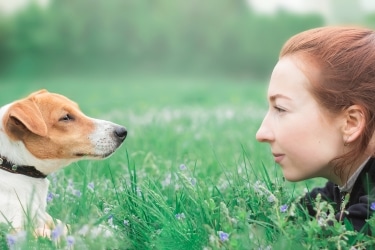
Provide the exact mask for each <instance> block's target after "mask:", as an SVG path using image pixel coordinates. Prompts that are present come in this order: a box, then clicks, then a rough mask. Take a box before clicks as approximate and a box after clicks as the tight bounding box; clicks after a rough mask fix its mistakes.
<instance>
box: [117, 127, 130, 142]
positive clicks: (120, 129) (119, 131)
mask: <svg viewBox="0 0 375 250" xmlns="http://www.w3.org/2000/svg"><path fill="white" fill-rule="evenodd" d="M127 134H128V131H127V130H126V128H124V127H120V126H118V127H116V128H115V135H116V136H117V137H118V138H119V139H120V140H122V141H123V140H125V138H126V135H127Z"/></svg>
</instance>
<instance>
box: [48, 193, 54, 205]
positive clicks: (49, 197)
mask: <svg viewBox="0 0 375 250" xmlns="http://www.w3.org/2000/svg"><path fill="white" fill-rule="evenodd" d="M53 197H54V194H53V193H51V192H48V194H47V202H48V203H49V202H51V201H52V200H53Z"/></svg>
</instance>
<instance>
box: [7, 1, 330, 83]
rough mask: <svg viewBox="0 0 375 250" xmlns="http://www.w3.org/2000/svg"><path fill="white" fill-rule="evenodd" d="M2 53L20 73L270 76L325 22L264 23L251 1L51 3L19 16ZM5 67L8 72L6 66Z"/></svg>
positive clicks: (284, 18)
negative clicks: (289, 45)
mask: <svg viewBox="0 0 375 250" xmlns="http://www.w3.org/2000/svg"><path fill="white" fill-rule="evenodd" d="M10 23H11V25H10V26H9V28H8V30H7V31H6V32H4V31H3V30H2V26H3V25H1V24H2V22H1V20H0V32H1V34H0V35H2V36H0V52H1V51H3V53H7V54H8V56H10V55H11V56H12V58H11V59H12V63H11V68H12V72H13V73H17V74H19V73H21V74H28V73H30V72H55V73H56V72H57V73H64V72H72V71H74V70H76V71H80V72H88V71H89V70H95V71H101V70H102V71H104V70H111V71H113V72H115V71H130V70H155V71H168V72H170V71H173V72H180V73H181V72H184V73H202V72H207V73H223V74H237V75H238V74H247V75H253V76H257V77H264V76H266V75H268V74H269V72H270V70H271V68H272V67H273V65H274V63H275V61H276V60H277V56H278V51H279V49H280V47H281V45H282V44H283V42H284V41H285V40H286V39H287V38H288V37H289V36H291V35H292V34H295V33H297V32H299V31H301V30H304V29H307V28H311V27H316V26H321V25H322V24H323V20H322V18H320V17H319V16H296V15H292V14H289V13H286V12H281V13H278V14H277V15H276V16H272V17H266V16H258V15H256V14H255V13H253V12H252V11H251V9H250V8H249V6H248V5H247V4H246V1H244V0H206V1H199V0H191V1H183V0H174V1H170V0H111V1H104V0H64V1H59V0H51V2H50V5H49V8H47V9H40V8H38V7H37V5H31V6H30V7H29V8H27V9H25V10H24V11H22V12H20V13H18V14H17V15H16V16H14V17H13V18H12V19H11V20H10ZM0 67H2V68H4V66H2V64H0Z"/></svg>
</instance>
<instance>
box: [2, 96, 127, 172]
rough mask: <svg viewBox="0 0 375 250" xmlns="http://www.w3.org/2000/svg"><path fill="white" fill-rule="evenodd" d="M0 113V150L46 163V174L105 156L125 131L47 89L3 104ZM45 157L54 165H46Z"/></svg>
mask: <svg viewBox="0 0 375 250" xmlns="http://www.w3.org/2000/svg"><path fill="white" fill-rule="evenodd" d="M0 116H1V118H2V124H1V125H0V126H1V127H2V128H1V131H0V132H1V133H0V134H1V135H0V143H1V144H2V146H0V148H1V147H3V146H5V147H7V148H6V149H0V154H6V155H2V156H6V157H10V158H13V159H10V160H13V161H14V162H15V163H17V164H28V165H30V164H34V165H36V166H35V167H37V168H38V166H41V165H46V166H45V167H43V166H41V167H40V168H42V169H39V170H40V171H42V172H43V173H46V174H48V173H50V172H53V171H55V170H56V169H57V168H59V167H62V166H64V165H67V164H69V163H71V162H74V161H76V160H79V159H82V158H85V159H101V158H105V157H107V156H109V155H111V154H112V153H113V152H114V151H115V150H116V149H117V148H118V147H119V146H120V145H121V144H122V142H123V141H124V140H125V138H126V135H127V131H126V129H125V128H124V127H122V126H120V125H117V124H114V123H112V122H109V121H104V120H99V119H93V118H90V117H88V116H86V115H84V114H83V113H82V111H81V110H80V109H79V107H78V105H77V104H76V103H75V102H73V101H71V100H69V99H68V98H66V97H64V96H62V95H59V94H54V93H50V92H48V91H46V90H41V91H38V92H35V93H32V94H31V95H29V96H28V97H27V98H25V99H22V100H19V101H15V102H13V103H11V104H8V105H6V106H4V107H2V108H1V110H0ZM7 140H9V142H6V141H7ZM4 141H5V143H4ZM3 151H6V153H5V152H3ZM9 151H18V152H16V153H15V154H14V153H12V152H9ZM23 151H25V152H23ZM17 154H18V155H17ZM9 155H11V156H9ZM27 161H30V162H27ZM46 161H47V162H49V165H55V166H54V167H51V169H49V167H48V166H47V165H48V164H44V163H45V162H46ZM38 164H39V165H38ZM59 165H61V166H59Z"/></svg>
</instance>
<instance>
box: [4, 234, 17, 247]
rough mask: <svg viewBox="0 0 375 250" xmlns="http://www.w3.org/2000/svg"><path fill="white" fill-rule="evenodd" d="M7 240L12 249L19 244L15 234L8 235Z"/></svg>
mask: <svg viewBox="0 0 375 250" xmlns="http://www.w3.org/2000/svg"><path fill="white" fill-rule="evenodd" d="M6 239H7V243H8V246H9V247H12V246H14V245H15V244H16V243H17V237H16V236H15V235H13V234H7V236H6Z"/></svg>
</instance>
